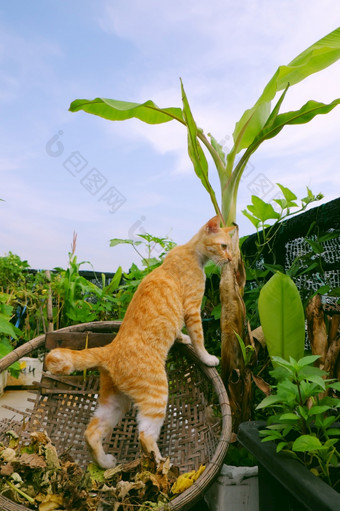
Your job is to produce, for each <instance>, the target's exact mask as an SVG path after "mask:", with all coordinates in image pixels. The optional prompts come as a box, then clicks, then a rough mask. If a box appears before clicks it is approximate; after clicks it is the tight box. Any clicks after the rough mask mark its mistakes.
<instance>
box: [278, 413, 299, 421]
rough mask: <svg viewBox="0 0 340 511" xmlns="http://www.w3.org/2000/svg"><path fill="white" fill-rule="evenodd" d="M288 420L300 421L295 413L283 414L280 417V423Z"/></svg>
mask: <svg viewBox="0 0 340 511" xmlns="http://www.w3.org/2000/svg"><path fill="white" fill-rule="evenodd" d="M286 420H289V421H298V420H299V417H298V416H297V415H295V413H283V414H282V415H280V421H286Z"/></svg>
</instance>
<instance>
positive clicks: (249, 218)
mask: <svg viewBox="0 0 340 511" xmlns="http://www.w3.org/2000/svg"><path fill="white" fill-rule="evenodd" d="M242 213H243V215H244V216H246V217H247V218H248V220H250V221H251V223H252V224H253V226H254V227H255V229H258V227H259V226H260V220H259V219H258V218H255V217H254V216H253V215H251V214H250V213H249V212H248V211H247V210H246V209H243V210H242Z"/></svg>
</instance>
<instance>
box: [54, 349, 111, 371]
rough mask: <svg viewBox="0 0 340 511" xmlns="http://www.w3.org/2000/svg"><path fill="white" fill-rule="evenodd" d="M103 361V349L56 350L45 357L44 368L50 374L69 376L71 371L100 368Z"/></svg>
mask: <svg viewBox="0 0 340 511" xmlns="http://www.w3.org/2000/svg"><path fill="white" fill-rule="evenodd" d="M105 359H106V360H107V353H106V350H105V347H101V348H90V349H86V350H80V351H78V350H70V349H67V348H57V349H55V350H52V351H50V352H49V353H48V354H47V355H46V357H45V366H46V369H47V370H48V371H50V372H51V373H52V374H71V373H72V372H73V371H83V370H84V369H92V368H94V367H101V365H102V362H103V361H104V360H105Z"/></svg>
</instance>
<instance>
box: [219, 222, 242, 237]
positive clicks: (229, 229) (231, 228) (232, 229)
mask: <svg viewBox="0 0 340 511" xmlns="http://www.w3.org/2000/svg"><path fill="white" fill-rule="evenodd" d="M223 230H224V232H227V233H228V234H230V235H231V236H233V234H235V232H236V231H237V230H238V226H237V225H236V224H234V225H230V226H229V227H223Z"/></svg>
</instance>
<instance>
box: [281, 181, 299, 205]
mask: <svg viewBox="0 0 340 511" xmlns="http://www.w3.org/2000/svg"><path fill="white" fill-rule="evenodd" d="M276 184H277V186H278V187H279V188H280V190H281V192H282V193H283V196H284V198H285V199H286V201H287V202H292V201H294V200H296V199H297V196H296V195H295V193H293V192H292V191H291V190H289V188H286V187H285V186H283V185H280V183H276Z"/></svg>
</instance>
